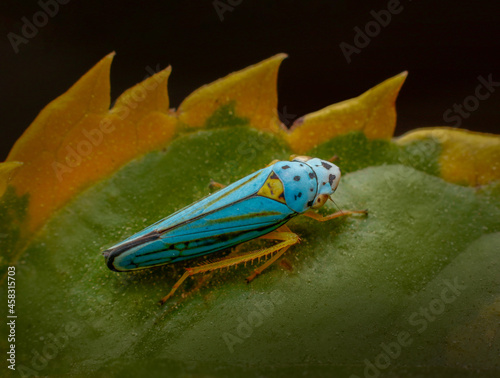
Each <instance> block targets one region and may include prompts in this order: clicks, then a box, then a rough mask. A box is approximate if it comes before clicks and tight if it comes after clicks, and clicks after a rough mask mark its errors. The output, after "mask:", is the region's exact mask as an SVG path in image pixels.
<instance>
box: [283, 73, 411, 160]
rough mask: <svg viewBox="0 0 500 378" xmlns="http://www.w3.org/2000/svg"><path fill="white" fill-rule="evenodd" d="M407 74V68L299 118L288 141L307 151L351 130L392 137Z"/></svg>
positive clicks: (374, 137)
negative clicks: (354, 95)
mask: <svg viewBox="0 0 500 378" xmlns="http://www.w3.org/2000/svg"><path fill="white" fill-rule="evenodd" d="M407 75H408V72H407V71H404V72H402V73H400V74H398V75H396V76H394V77H392V78H389V79H387V80H385V81H383V82H382V83H380V84H378V85H377V86H375V87H373V88H371V89H369V90H368V91H366V92H365V93H363V94H361V95H360V96H358V97H355V98H352V99H349V100H346V101H342V102H339V103H337V104H334V105H330V106H328V107H326V108H323V109H321V110H319V111H317V112H314V113H310V114H307V115H305V116H303V117H301V118H299V119H298V120H297V121H295V123H294V125H293V126H292V128H291V130H290V132H289V133H288V134H287V135H286V136H285V137H286V139H287V140H288V143H289V144H290V146H291V147H292V149H293V150H294V151H295V152H297V153H302V154H303V153H306V152H307V151H308V150H310V149H311V148H313V147H315V146H317V145H318V144H320V143H323V142H326V141H328V140H330V139H332V138H334V137H336V136H338V135H342V134H347V133H349V132H351V131H363V132H364V133H365V135H366V136H367V137H368V138H370V139H390V138H391V137H392V135H393V134H394V129H395V127H396V108H395V101H396V98H397V95H398V93H399V90H400V88H401V86H402V85H403V83H404V81H405V79H406V76H407Z"/></svg>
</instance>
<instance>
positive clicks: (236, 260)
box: [160, 226, 300, 304]
mask: <svg viewBox="0 0 500 378" xmlns="http://www.w3.org/2000/svg"><path fill="white" fill-rule="evenodd" d="M261 238H262V239H274V240H282V242H281V243H278V244H276V245H274V246H272V247H269V248H265V249H260V250H257V251H252V252H248V253H245V254H244V255H240V256H234V257H228V258H225V259H221V260H218V261H215V262H210V263H207V264H203V265H199V266H195V267H192V268H187V269H186V272H185V273H184V274H183V275H182V277H181V278H180V279H179V280H178V281H177V282H176V283H175V285H174V286H173V287H172V290H170V293H168V294H167V295H166V296H165V297H163V298H162V299H161V301H160V304H164V303H165V302H166V301H167V300H168V299H170V298H171V297H172V296H173V295H174V293H175V292H176V290H177V289H178V288H179V286H180V285H181V284H182V283H183V282H184V280H185V279H186V278H187V277H189V276H192V275H194V274H197V273H204V272H209V271H213V270H217V269H222V268H228V267H230V266H233V265H237V264H241V263H244V262H248V261H252V260H255V259H258V258H261V257H264V256H267V255H270V254H273V253H274V252H277V253H276V255H274V256H273V257H272V258H271V259H270V260H269V261H268V262H266V263H265V264H264V265H262V266H261V267H259V268H258V269H256V270H255V271H254V272H253V273H252V275H251V276H250V277H248V278H247V282H250V281H251V280H253V279H254V278H255V277H257V275H259V274H260V273H261V272H262V271H263V270H264V269H266V268H267V267H268V266H269V265H271V264H272V263H273V262H274V261H276V260H277V259H278V258H279V257H280V256H281V255H282V254H283V253H284V252H285V251H286V250H287V249H288V248H289V247H290V246H292V245H294V244H296V243H298V242H299V240H300V239H299V236H298V235H297V234H295V233H293V232H292V231H290V229H289V228H288V227H287V226H281V227H280V228H278V229H277V230H275V231H272V232H270V233H268V234H266V235H264V236H261Z"/></svg>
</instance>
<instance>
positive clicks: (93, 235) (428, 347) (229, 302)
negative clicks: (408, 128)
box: [1, 126, 500, 377]
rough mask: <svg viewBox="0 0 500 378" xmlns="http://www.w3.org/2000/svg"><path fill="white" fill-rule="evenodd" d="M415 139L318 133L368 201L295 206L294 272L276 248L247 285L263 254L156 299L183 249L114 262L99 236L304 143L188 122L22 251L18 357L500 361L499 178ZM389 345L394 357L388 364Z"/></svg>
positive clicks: (489, 365)
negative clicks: (451, 170)
mask: <svg viewBox="0 0 500 378" xmlns="http://www.w3.org/2000/svg"><path fill="white" fill-rule="evenodd" d="M356 146H358V147H357V148H356ZM434 147H435V148H436V149H437V150H432V149H431V151H438V149H439V146H434ZM434 147H433V148H434ZM361 151H364V153H362V152H361ZM418 151H421V152H422V151H423V150H422V149H418V148H413V149H412V148H411V147H404V148H402V147H399V146H398V145H396V144H393V143H392V142H388V141H377V140H375V141H371V142H370V141H367V140H366V139H365V138H363V137H362V136H361V135H360V134H349V135H347V136H340V137H337V138H336V139H333V140H331V141H329V142H326V143H325V144H324V145H322V146H319V147H317V149H316V150H315V151H314V152H317V153H318V154H320V155H323V156H327V155H328V154H329V155H330V156H331V155H333V154H334V153H337V154H338V155H340V157H341V158H340V161H339V164H340V165H341V167H342V164H343V163H345V166H346V171H351V172H352V173H350V174H345V175H344V176H343V179H342V182H341V185H340V186H339V189H338V191H337V193H336V195H335V196H334V199H335V202H336V204H338V206H339V207H341V208H342V209H365V208H366V209H369V215H368V216H367V217H362V216H361V217H359V216H353V217H350V218H345V219H338V220H334V221H330V222H324V223H319V222H315V221H313V220H309V219H303V218H301V217H299V218H296V219H294V220H292V221H291V222H290V223H289V226H290V228H292V229H293V230H294V231H295V232H297V233H298V234H299V235H300V236H301V238H302V242H301V243H300V244H299V245H297V246H294V247H292V248H291V249H290V250H289V252H287V254H286V258H287V259H288V260H289V261H290V262H291V265H292V266H293V270H292V271H289V270H286V269H283V268H282V267H281V266H279V265H277V264H275V265H274V266H273V267H271V268H269V269H268V270H266V272H265V273H264V274H263V275H262V276H260V277H259V278H258V279H256V280H255V281H254V282H252V283H251V284H246V283H245V281H244V278H245V277H246V275H247V274H248V273H249V272H250V271H251V269H252V267H251V266H247V267H246V268H245V267H238V268H236V269H231V270H230V271H223V272H217V273H215V274H214V275H213V276H212V277H210V279H209V280H208V281H206V282H204V283H203V284H202V285H201V288H200V290H197V291H194V292H193V294H192V295H189V296H188V297H186V298H182V295H181V292H184V293H189V291H190V290H191V289H193V288H195V287H196V286H198V285H199V279H200V277H196V278H194V279H190V280H188V281H186V284H185V286H184V287H183V288H182V291H179V293H178V295H177V296H176V297H174V298H173V300H172V301H171V302H168V303H167V305H166V306H165V307H159V306H158V304H157V301H158V300H159V299H160V298H161V297H162V296H163V295H165V294H166V293H167V292H168V291H169V289H170V288H171V287H172V285H173V284H174V283H175V281H176V280H177V279H178V278H179V275H180V274H182V272H183V266H182V265H180V266H179V265H175V266H163V267H160V268H156V269H150V270H146V271H139V272H136V273H131V274H127V273H116V272H111V271H110V270H108V268H107V267H106V266H105V264H104V261H103V260H104V259H103V257H102V256H101V255H100V253H99V252H100V251H102V250H104V249H105V248H106V247H108V246H110V245H112V244H113V243H115V242H117V241H119V240H121V239H123V238H124V237H126V236H128V235H130V234H132V233H133V232H135V231H138V230H140V229H142V228H143V227H145V226H147V225H149V224H151V223H152V222H154V221H156V220H158V219H160V218H162V217H164V216H165V215H167V214H170V213H171V212H173V211H175V210H177V209H179V208H181V207H183V206H185V205H188V204H189V203H191V202H192V201H194V200H196V199H198V198H200V197H201V196H204V195H206V194H208V193H209V189H208V186H207V185H208V183H209V181H210V179H214V180H216V181H219V182H223V183H229V182H231V181H234V180H236V179H238V178H240V177H243V176H245V175H247V174H249V173H251V172H252V171H254V170H256V169H259V168H261V167H263V166H264V165H265V164H267V163H268V162H269V161H271V160H272V159H274V158H278V159H286V158H287V156H288V155H289V154H290V152H291V151H290V150H289V148H288V147H287V146H286V144H285V143H284V142H283V141H282V140H281V139H279V138H277V137H275V136H272V135H270V134H267V133H264V132H260V131H257V130H254V129H251V128H248V127H246V126H235V127H222V128H212V129H204V130H199V131H197V132H194V133H190V134H185V135H181V136H179V137H178V138H177V139H175V140H174V141H173V142H172V143H171V144H170V145H169V147H168V148H167V149H166V150H164V151H158V152H152V153H149V154H147V155H145V156H143V157H142V158H139V159H137V160H135V161H132V162H130V163H129V164H127V165H126V166H125V167H123V168H122V169H121V170H119V171H118V172H117V173H116V174H114V175H113V176H112V177H110V178H109V179H107V180H105V181H102V182H100V183H99V184H97V185H95V186H93V187H92V188H90V189H89V190H87V191H85V192H83V193H82V194H81V195H79V196H78V197H76V198H75V199H74V200H73V201H72V202H71V203H70V204H69V205H67V206H65V207H64V208H62V209H61V210H60V211H59V212H58V213H57V214H55V215H54V216H53V217H52V218H51V220H50V221H49V222H48V223H47V224H46V225H45V226H44V228H43V230H42V232H41V233H39V234H38V235H37V236H36V237H35V238H34V239H33V241H32V242H31V243H30V245H29V246H28V247H27V249H26V250H25V253H24V254H23V255H22V258H21V260H20V261H19V264H18V265H17V274H16V289H17V293H16V298H17V301H16V304H17V306H16V313H17V315H18V320H17V322H18V323H17V328H16V332H17V334H16V351H17V355H16V360H17V364H18V365H17V368H18V370H19V371H23V370H22V369H25V370H24V371H28V369H31V371H35V372H36V373H37V374H39V375H55V374H74V375H103V376H104V375H105V376H108V375H112V376H115V375H116V376H122V375H125V376H133V375H138V374H144V373H146V372H147V374H148V375H168V376H169V377H170V376H173V377H175V376H186V375H189V374H192V375H211V376H213V375H216V376H228V377H229V376H255V375H259V374H263V375H266V376H277V377H280V376H283V377H285V376H286V377H290V376H302V375H303V373H304V372H308V373H309V374H310V375H311V376H333V375H342V376H344V375H345V376H350V375H351V374H355V375H356V376H363V375H364V374H365V373H364V369H365V368H366V366H367V364H374V365H373V366H374V369H378V370H379V371H380V372H381V373H386V372H388V371H391V372H392V373H393V374H394V375H397V376H401V375H405V376H420V375H425V376H450V377H451V376H468V371H469V370H468V369H470V368H473V369H480V370H481V371H484V372H485V374H486V373H488V372H489V373H492V372H494V371H496V369H498V368H499V366H498V352H499V351H500V342H499V338H498V309H499V307H498V306H499V303H500V302H499V301H500V290H499V288H500V276H499V275H498V245H499V243H500V199H499V197H498V196H496V195H494V194H492V193H495V192H494V191H493V192H491V191H488V189H487V187H485V189H483V190H477V189H475V188H470V187H462V186H458V185H454V184H450V183H447V182H445V181H443V180H442V179H441V178H439V177H436V176H435V173H436V172H435V171H434V169H435V166H434V165H433V163H432V160H433V159H432V158H429V157H427V160H428V161H427V163H426V162H420V163H418V164H415V168H414V167H410V166H407V165H404V164H401V161H400V160H401V159H402V160H404V158H402V157H405V156H406V157H408V156H419V154H420V153H419V152H418ZM431 156H433V155H432V154H431ZM351 159H352V160H351ZM408 160H411V161H415V160H418V159H406V161H408ZM370 162H373V163H372V164H370ZM422 167H423V168H422ZM426 171H427V172H426ZM22 203H23V202H22V201H21V202H19V204H18V205H16V206H18V207H19V206H20V209H21V208H22V207H23V206H22ZM335 210H336V209H335V208H334V207H333V206H329V207H328V208H326V209H325V210H324V211H325V212H328V213H330V212H333V211H335ZM247 248H251V246H250V247H247ZM190 264H191V263H188V264H185V265H186V266H188V265H190ZM450 286H451V287H453V289H450ZM1 299H2V301H3V302H2V303H6V301H7V298H6V292H5V291H3V292H2V298H1ZM5 323H6V322H4V325H3V327H2V334H4V335H6V334H7V330H8V329H7V326H6V324H5ZM404 336H407V337H406V338H405V337H404ZM398 338H399V340H406V344H408V345H406V344H405V345H404V346H401V345H400V343H399V344H395V343H398ZM5 340H6V338H4V339H3V342H4V343H5ZM382 345H383V346H382ZM396 345H399V346H396ZM470 345H472V346H473V347H472V348H471V347H470ZM384 348H386V349H387V348H389V349H387V350H389V351H392V352H390V353H392V355H393V356H395V357H394V358H392V357H387V358H388V359H389V360H388V361H389V362H390V366H387V367H384V366H386V365H384V364H385V363H386V362H385V360H384V357H383V356H382V357H380V356H381V354H383V353H386V354H388V353H389V352H386V351H385V350H386V349H384ZM390 348H392V349H390ZM367 361H369V362H367ZM389 362H388V363H389ZM377 366H382V367H384V368H379V367H377Z"/></svg>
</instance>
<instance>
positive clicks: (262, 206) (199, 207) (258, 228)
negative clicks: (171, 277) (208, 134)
mask: <svg viewBox="0 0 500 378" xmlns="http://www.w3.org/2000/svg"><path fill="white" fill-rule="evenodd" d="M272 175H273V169H272V167H267V168H264V169H261V170H259V171H257V172H255V173H253V174H251V175H249V176H247V177H244V178H243V179H241V180H239V181H237V182H235V183H233V184H231V185H229V186H227V187H226V188H224V189H222V190H220V191H218V192H216V193H214V194H212V195H210V196H207V197H205V198H203V199H201V200H200V201H198V202H195V203H193V204H192V205H190V206H188V207H185V208H184V209H181V210H179V211H177V212H176V213H174V214H172V215H170V216H169V217H167V218H165V219H162V220H160V221H158V222H156V223H155V224H153V225H151V226H149V227H147V228H145V229H144V230H142V231H140V232H138V233H137V234H135V235H132V236H131V237H129V238H128V239H126V240H124V241H123V242H121V243H119V244H117V245H115V246H113V247H111V248H110V249H108V250H107V251H105V252H104V253H103V254H104V256H105V257H106V261H107V265H108V267H109V268H110V269H112V270H116V271H129V270H137V269H144V268H150V267H152V266H157V265H163V264H171V263H175V262H178V261H182V260H187V259H192V258H194V257H198V256H202V255H206V254H209V253H212V252H216V251H219V250H222V249H225V248H228V247H231V246H234V245H237V244H240V243H243V242H245V241H248V240H251V239H254V238H257V237H259V236H262V235H265V234H267V233H269V232H271V231H273V230H275V229H276V228H278V227H280V226H281V225H283V224H284V223H286V222H287V221H288V220H289V219H290V218H291V217H294V216H296V215H297V214H298V213H297V212H295V211H293V210H292V209H290V208H289V207H288V206H287V205H286V204H285V203H284V201H281V202H280V201H279V200H276V199H273V198H269V197H266V196H265V195H262V193H261V192H260V191H261V188H262V187H263V186H264V184H265V183H266V182H267V181H268V179H269V178H270V177H271V176H272ZM276 179H277V177H276Z"/></svg>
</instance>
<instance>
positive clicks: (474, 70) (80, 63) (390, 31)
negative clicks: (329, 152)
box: [0, 0, 500, 161]
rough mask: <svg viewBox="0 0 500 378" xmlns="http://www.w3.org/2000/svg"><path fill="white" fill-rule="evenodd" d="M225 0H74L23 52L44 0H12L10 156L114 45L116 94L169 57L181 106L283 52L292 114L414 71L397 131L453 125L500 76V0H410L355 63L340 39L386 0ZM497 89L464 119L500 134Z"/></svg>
mask: <svg viewBox="0 0 500 378" xmlns="http://www.w3.org/2000/svg"><path fill="white" fill-rule="evenodd" d="M46 1H49V2H50V1H55V0H46ZM61 1H62V0H61ZM65 1H68V0H65ZM219 3H225V4H227V5H228V6H229V7H231V8H232V10H231V11H226V12H225V13H223V15H222V16H223V20H221V17H220V16H219V15H218V13H217V11H216V9H215V7H214V2H213V1H212V0H209V1H202V0H196V1H195V0H192V1H159V0H157V1H144V2H141V3H139V2H138V1H120V2H118V1H107V2H105V3H104V2H102V3H100V2H97V1H85V2H82V1H77V0H69V2H68V3H67V4H65V5H59V10H58V12H57V14H56V15H55V16H54V17H49V19H48V22H47V24H46V25H45V26H43V27H41V28H39V30H38V33H37V34H36V35H35V36H34V37H33V38H30V39H29V42H28V43H27V44H21V45H19V52H18V53H15V52H14V49H13V47H12V45H11V43H10V42H9V40H8V37H7V35H8V33H9V32H13V33H15V34H17V35H20V36H22V31H21V28H22V26H23V21H22V17H26V18H27V19H28V20H30V21H32V20H33V15H34V14H35V13H36V12H38V11H40V10H41V9H42V8H41V7H40V5H39V4H38V2H37V1H19V0H17V1H15V0H8V1H5V0H4V1H2V3H1V5H0V17H1V19H0V20H1V27H2V29H1V35H2V37H1V43H0V64H1V66H0V89H1V94H0V96H1V97H0V101H1V102H0V104H1V106H0V109H1V115H0V117H1V118H0V119H1V121H0V122H1V136H0V161H2V160H4V159H5V157H6V156H7V153H8V151H9V149H10V147H11V146H12V145H13V144H14V142H15V141H16V139H17V138H19V136H20V135H21V134H22V133H23V131H24V130H25V129H26V128H27V127H28V125H29V124H30V123H31V122H32V120H33V119H34V118H35V117H36V115H37V114H38V112H39V111H40V110H41V109H42V108H43V107H44V106H45V105H46V104H47V103H49V102H50V101H51V100H53V99H54V98H56V97H57V96H59V95H60V94H62V93H63V92H64V91H66V90H67V89H68V88H69V87H70V86H71V85H72V84H73V83H74V82H75V81H77V80H78V78H79V77H80V76H81V75H83V74H84V73H85V72H86V71H88V70H89V69H90V68H91V67H92V66H93V65H94V64H95V63H97V62H98V61H99V60H100V59H101V58H102V57H104V56H105V55H106V54H108V53H109V52H111V51H116V53H117V55H116V57H115V59H114V63H113V66H112V71H111V85H112V93H111V95H112V99H113V100H114V99H116V97H117V96H118V95H119V94H120V93H121V92H122V91H124V90H125V89H126V88H128V87H130V86H132V85H134V84H135V83H137V82H139V81H141V80H142V79H143V78H144V77H145V76H146V74H147V71H146V67H147V66H150V67H153V68H154V67H157V66H158V65H159V66H160V67H161V68H164V67H166V66H168V65H169V64H170V65H172V67H173V72H172V76H171V78H170V80H169V94H170V99H171V107H177V106H178V105H179V104H180V102H181V101H182V100H183V99H184V98H185V97H186V96H187V95H188V94H189V93H191V92H192V91H193V90H195V89H196V88H198V87H199V86H201V85H203V84H206V83H209V82H211V81H213V80H216V79H218V78H220V77H223V76H225V75H227V74H228V73H230V72H233V71H235V70H239V69H242V68H244V67H246V66H248V65H251V64H254V63H257V62H259V61H261V60H263V59H265V58H268V57H270V56H272V55H274V54H276V53H279V52H285V53H287V54H289V58H288V59H286V60H285V61H284V62H283V64H282V66H281V69H280V74H279V79H278V92H279V106H278V109H279V110H280V112H282V113H283V112H284V111H285V107H286V113H288V114H292V115H295V117H294V118H297V117H299V116H301V115H303V114H306V113H309V112H312V111H315V110H318V109H321V108H322V107H325V106H327V105H330V104H333V103H335V102H338V101H342V100H345V99H348V98H351V97H354V96H357V95H359V94H361V93H362V92H364V91H365V90H367V89H369V88H370V87H372V86H374V85H376V84H378V83H379V82H381V81H383V80H385V79H387V78H389V77H391V76H393V75H395V74H398V73H399V72H401V71H404V70H408V71H409V77H408V78H407V81H406V83H405V85H404V86H403V89H402V91H401V94H400V96H399V98H398V103H397V109H398V126H397V129H396V135H400V134H402V133H404V132H405V131H406V130H409V129H412V128H415V127H421V126H436V125H450V126H451V124H450V123H446V122H445V121H444V120H443V113H444V112H445V111H446V110H447V109H448V108H450V107H452V106H453V104H454V103H462V102H463V100H464V99H465V98H466V97H467V96H470V95H474V91H475V88H476V86H477V85H478V84H479V82H478V79H477V78H478V76H479V75H482V76H483V77H485V78H487V77H488V75H490V74H492V78H493V80H494V81H500V66H499V63H500V59H499V57H498V55H499V52H500V21H499V15H500V13H499V12H498V9H497V8H498V5H497V3H498V2H494V1H489V2H486V1H483V2H477V3H475V4H473V3H472V2H457V1H439V2H436V1H430V0H429V1H417V0H413V1H411V0H401V2H400V4H401V6H402V7H403V10H402V11H401V12H400V13H399V14H395V15H392V18H391V21H390V23H389V24H388V25H387V26H386V27H383V28H381V31H380V33H379V34H378V35H376V36H374V37H373V38H372V40H371V42H370V43H369V44H368V45H367V46H366V47H364V48H362V49H361V52H360V53H359V54H353V55H352V56H351V58H352V62H351V63H349V64H348V63H347V61H346V59H345V57H344V55H343V53H342V51H341V49H340V48H339V44H340V43H341V42H346V43H349V44H351V45H353V44H354V36H355V31H354V28H355V27H359V28H361V29H364V28H365V25H366V24H367V23H368V22H370V21H372V20H373V16H372V15H371V14H370V11H372V10H374V11H380V10H385V9H387V7H388V1H369V2H365V3H360V2H357V1H320V0H311V1H292V0H286V1H285V0H282V1H270V0H268V1H251V0H242V1H236V0H221V1H220V2H219ZM231 3H233V4H237V3H239V4H238V5H235V6H234V7H233V6H231V5H230V4H231ZM499 92H500V87H498V89H497V90H495V92H493V93H492V94H491V96H490V97H489V99H487V100H483V101H480V103H479V107H478V108H477V110H475V111H474V112H472V113H471V115H470V117H468V118H467V119H463V122H462V124H461V127H462V128H467V129H470V130H476V131H484V132H497V133H498V131H499V122H500V107H499V105H500V93H499ZM287 121H288V122H289V121H290V120H287Z"/></svg>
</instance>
